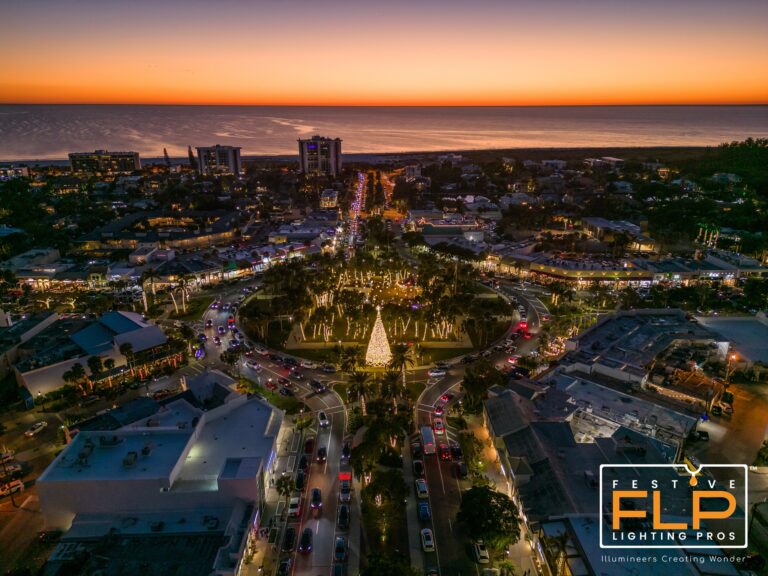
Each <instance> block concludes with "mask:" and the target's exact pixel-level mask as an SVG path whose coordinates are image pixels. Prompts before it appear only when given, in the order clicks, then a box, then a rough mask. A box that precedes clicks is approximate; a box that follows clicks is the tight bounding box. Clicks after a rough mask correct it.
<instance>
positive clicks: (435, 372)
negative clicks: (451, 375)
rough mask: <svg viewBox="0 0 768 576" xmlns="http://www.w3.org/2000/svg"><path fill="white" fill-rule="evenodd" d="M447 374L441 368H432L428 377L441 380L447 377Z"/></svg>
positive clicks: (428, 372)
mask: <svg viewBox="0 0 768 576" xmlns="http://www.w3.org/2000/svg"><path fill="white" fill-rule="evenodd" d="M446 374H447V372H446V371H445V370H441V369H440V368H430V369H429V370H428V371H427V376H429V377H430V378H441V377H443V376H445V375H446Z"/></svg>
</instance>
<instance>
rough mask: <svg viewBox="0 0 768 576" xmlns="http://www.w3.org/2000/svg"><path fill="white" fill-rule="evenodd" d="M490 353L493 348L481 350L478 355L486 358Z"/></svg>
mask: <svg viewBox="0 0 768 576" xmlns="http://www.w3.org/2000/svg"><path fill="white" fill-rule="evenodd" d="M491 354H493V350H483V351H482V352H480V356H481V357H482V358H488V357H490V356H491Z"/></svg>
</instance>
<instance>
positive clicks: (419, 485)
mask: <svg viewBox="0 0 768 576" xmlns="http://www.w3.org/2000/svg"><path fill="white" fill-rule="evenodd" d="M416 496H418V497H419V498H429V490H428V489H427V483H426V481H425V480H424V478H417V479H416Z"/></svg>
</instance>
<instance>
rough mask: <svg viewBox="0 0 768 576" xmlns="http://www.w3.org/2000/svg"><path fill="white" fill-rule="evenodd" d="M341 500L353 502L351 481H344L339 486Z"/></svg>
mask: <svg viewBox="0 0 768 576" xmlns="http://www.w3.org/2000/svg"><path fill="white" fill-rule="evenodd" d="M339 500H341V501H342V502H349V501H350V500H352V485H351V484H350V482H349V480H342V481H341V484H340V485H339Z"/></svg>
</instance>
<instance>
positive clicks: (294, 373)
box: [290, 370, 304, 380]
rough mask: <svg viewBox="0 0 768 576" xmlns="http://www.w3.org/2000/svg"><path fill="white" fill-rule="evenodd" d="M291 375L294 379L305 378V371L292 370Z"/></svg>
mask: <svg viewBox="0 0 768 576" xmlns="http://www.w3.org/2000/svg"><path fill="white" fill-rule="evenodd" d="M290 376H291V378H293V379H294V380H304V373H303V372H302V371H301V370H291V374H290Z"/></svg>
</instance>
